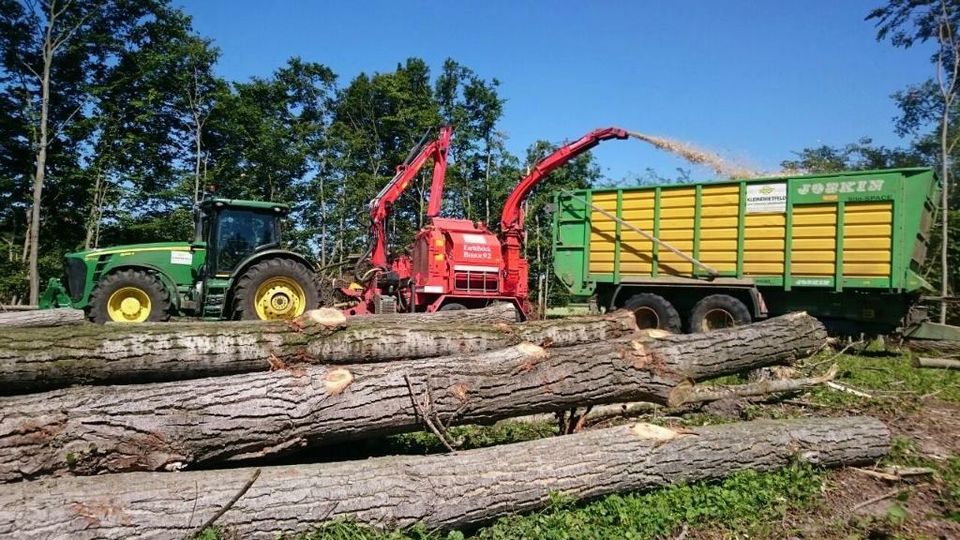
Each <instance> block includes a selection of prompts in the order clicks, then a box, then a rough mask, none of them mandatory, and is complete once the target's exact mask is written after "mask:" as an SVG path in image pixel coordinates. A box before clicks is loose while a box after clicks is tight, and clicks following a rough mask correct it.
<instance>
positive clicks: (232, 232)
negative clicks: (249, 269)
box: [216, 209, 278, 272]
mask: <svg viewBox="0 0 960 540" xmlns="http://www.w3.org/2000/svg"><path fill="white" fill-rule="evenodd" d="M277 236H278V235H277V217H276V216H275V215H274V214H268V213H264V212H251V211H249V210H232V209H227V210H221V211H220V215H219V219H218V220H217V232H216V237H217V246H216V249H217V255H216V257H217V259H216V260H217V272H230V271H232V270H233V269H234V268H236V267H237V265H238V264H240V262H241V261H243V260H244V259H246V258H247V257H248V256H249V255H250V254H251V253H253V252H254V250H256V249H257V248H258V247H260V246H265V245H269V244H275V243H276V242H277Z"/></svg>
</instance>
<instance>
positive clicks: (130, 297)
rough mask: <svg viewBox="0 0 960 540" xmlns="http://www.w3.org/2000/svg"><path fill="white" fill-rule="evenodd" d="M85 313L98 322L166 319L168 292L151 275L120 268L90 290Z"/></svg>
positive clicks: (168, 311)
mask: <svg viewBox="0 0 960 540" xmlns="http://www.w3.org/2000/svg"><path fill="white" fill-rule="evenodd" d="M87 316H88V317H89V318H90V319H91V320H92V321H93V322H95V323H100V324H103V323H106V322H119V323H138V322H145V321H152V322H156V321H165V320H167V319H169V318H170V293H169V292H167V289H166V287H164V286H163V283H161V282H160V280H159V279H158V278H157V276H155V275H154V274H151V273H149V272H145V271H143V270H121V271H119V272H115V273H113V274H110V275H109V276H107V277H106V278H104V279H103V281H101V282H100V283H99V284H98V285H97V288H96V289H94V290H93V293H92V294H91V295H90V308H89V310H88V312H87Z"/></svg>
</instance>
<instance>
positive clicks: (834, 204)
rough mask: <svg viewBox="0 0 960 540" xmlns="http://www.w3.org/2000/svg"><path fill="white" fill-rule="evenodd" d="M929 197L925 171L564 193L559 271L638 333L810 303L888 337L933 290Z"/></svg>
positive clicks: (827, 315)
mask: <svg viewBox="0 0 960 540" xmlns="http://www.w3.org/2000/svg"><path fill="white" fill-rule="evenodd" d="M938 193H939V183H938V181H937V179H936V177H935V175H934V173H933V171H932V170H931V169H927V168H909V169H906V168H905V169H891V170H876V171H856V172H842V173H834V174H820V175H808V176H778V177H765V178H754V179H749V180H729V181H717V182H703V183H695V184H671V185H659V186H641V187H632V188H610V189H606V188H605V189H586V190H578V191H565V192H560V193H557V194H556V196H555V201H554V202H555V205H556V211H555V213H554V222H553V228H554V235H553V254H554V261H555V262H554V268H555V273H556V275H557V277H558V278H559V279H560V281H561V282H562V283H563V284H564V285H565V286H566V287H567V289H569V291H570V292H571V293H573V294H574V295H577V296H582V297H592V298H593V299H594V301H595V302H596V303H597V305H598V306H602V307H603V308H605V309H615V308H621V307H626V308H630V309H632V310H634V311H635V312H636V313H637V320H638V322H639V323H640V324H641V325H642V326H647V327H659V328H664V329H667V330H671V331H680V330H681V329H683V330H687V331H705V330H711V329H714V328H718V327H724V326H729V325H734V324H743V323H746V322H749V321H752V320H755V319H761V318H765V317H770V316H775V315H779V314H783V313H787V312H790V311H798V310H805V311H807V312H809V313H811V314H813V315H815V316H817V317H818V318H820V319H821V320H823V321H824V322H825V323H826V324H827V325H828V326H829V327H831V328H832V329H833V330H834V331H837V332H842V333H859V332H867V333H875V334H884V333H889V332H892V331H894V330H895V329H897V328H899V327H901V326H902V325H903V324H904V321H905V319H906V318H907V315H908V311H910V309H911V307H912V306H914V305H915V304H916V303H917V301H918V300H919V298H920V296H921V295H922V294H923V293H924V292H929V291H930V286H929V284H928V283H927V282H926V281H925V280H924V279H923V277H922V274H921V266H922V264H923V261H924V259H925V257H926V251H927V244H928V239H929V231H930V227H931V222H932V219H933V213H934V209H935V208H936V203H935V201H936V200H937V197H938Z"/></svg>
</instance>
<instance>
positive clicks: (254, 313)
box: [233, 259, 320, 320]
mask: <svg viewBox="0 0 960 540" xmlns="http://www.w3.org/2000/svg"><path fill="white" fill-rule="evenodd" d="M319 306H320V288H319V286H318V285H317V281H316V277H315V276H314V273H313V271H311V270H310V269H309V268H307V267H305V266H303V265H302V264H300V263H298V262H296V261H293V260H290V259H268V260H265V261H261V262H258V263H256V264H254V265H253V266H251V267H250V268H249V269H247V271H246V272H244V273H243V275H242V276H241V277H240V279H239V280H238V281H237V285H236V287H235V288H234V293H233V318H235V319H244V320H257V319H260V320H276V319H293V318H294V317H299V316H300V315H303V312H305V311H307V310H308V309H316V308H317V307H319Z"/></svg>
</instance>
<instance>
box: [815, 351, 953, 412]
mask: <svg viewBox="0 0 960 540" xmlns="http://www.w3.org/2000/svg"><path fill="white" fill-rule="evenodd" d="M832 356H834V355H833V354H830V353H821V355H819V356H818V357H816V358H813V359H811V361H810V363H814V362H819V361H823V360H826V359H829V358H830V357H832ZM835 361H836V362H837V364H839V366H840V372H839V374H838V377H837V378H836V379H835V380H836V382H838V383H840V384H843V385H846V386H849V387H852V388H854V389H857V390H861V391H864V392H866V393H868V394H871V395H872V396H873V399H870V400H867V401H866V402H865V401H864V399H863V398H861V397H858V396H855V395H853V394H849V393H845V392H837V391H835V390H831V389H829V388H826V387H818V388H816V389H814V390H813V391H812V392H811V394H812V398H813V400H814V401H815V402H816V403H819V404H821V405H826V406H830V407H835V408H838V409H846V408H860V409H862V408H864V406H865V405H866V406H867V408H872V409H876V410H886V411H891V410H892V409H897V410H899V411H904V410H905V409H908V410H916V409H918V408H919V407H920V406H921V404H920V398H922V397H934V396H936V397H937V398H938V399H941V400H943V401H950V402H954V403H960V371H952V370H946V369H927V368H916V367H914V366H913V365H912V364H911V363H910V359H909V358H908V356H907V355H905V354H901V355H895V354H885V353H882V352H880V351H876V350H869V349H868V350H867V351H866V352H865V354H864V355H862V356H855V355H851V354H842V355H839V356H837V357H836V359H835ZM824 366H825V364H824ZM824 366H821V367H824Z"/></svg>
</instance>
